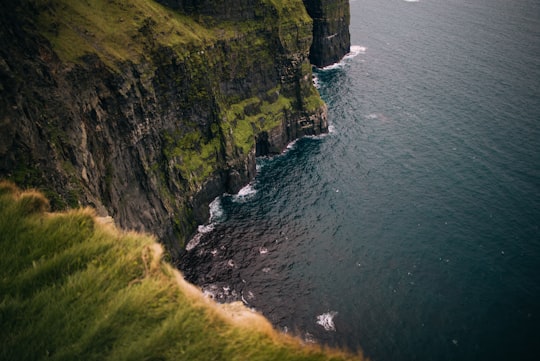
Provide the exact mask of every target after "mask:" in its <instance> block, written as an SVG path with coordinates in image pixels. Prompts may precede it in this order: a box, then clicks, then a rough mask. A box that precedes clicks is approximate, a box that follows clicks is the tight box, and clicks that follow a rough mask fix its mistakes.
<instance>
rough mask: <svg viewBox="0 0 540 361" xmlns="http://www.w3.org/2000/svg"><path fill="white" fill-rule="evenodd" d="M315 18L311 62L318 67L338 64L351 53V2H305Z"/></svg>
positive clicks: (316, 0) (334, 0) (321, 0)
mask: <svg viewBox="0 0 540 361" xmlns="http://www.w3.org/2000/svg"><path fill="white" fill-rule="evenodd" d="M303 1H304V4H305V6H306V9H307V12H308V13H309V15H310V16H311V18H313V42H312V44H311V48H310V53H309V60H310V61H311V63H312V64H313V65H315V66H318V67H324V66H327V65H330V64H334V63H336V62H338V61H339V60H340V59H341V58H342V57H343V55H345V54H347V53H348V52H349V51H350V47H351V35H350V33H349V24H350V16H351V15H350V9H349V0H333V1H327V0H303Z"/></svg>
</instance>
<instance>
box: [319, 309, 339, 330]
mask: <svg viewBox="0 0 540 361" xmlns="http://www.w3.org/2000/svg"><path fill="white" fill-rule="evenodd" d="M336 315H337V312H336V311H330V312H326V313H323V314H322V315H318V316H317V324H318V325H320V326H322V327H323V328H324V329H325V330H326V331H335V330H336V326H335V325H334V317H335V316H336Z"/></svg>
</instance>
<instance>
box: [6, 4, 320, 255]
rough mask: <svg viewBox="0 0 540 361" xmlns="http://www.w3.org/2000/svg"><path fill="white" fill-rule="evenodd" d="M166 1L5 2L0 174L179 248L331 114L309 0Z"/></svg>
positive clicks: (60, 203)
mask: <svg viewBox="0 0 540 361" xmlns="http://www.w3.org/2000/svg"><path fill="white" fill-rule="evenodd" d="M162 2H163V3H164V4H165V5H168V6H170V7H167V6H162V5H159V4H157V3H154V2H153V1H151V0H134V1H131V2H130V3H129V4H125V3H123V2H116V1H108V0H102V1H99V0H98V1H94V2H92V5H90V4H88V3H86V2H70V1H67V0H49V1H32V0H26V1H22V2H16V3H13V4H10V2H3V3H2V4H0V39H1V40H0V42H1V44H0V45H1V46H0V93H1V98H0V178H9V179H12V180H14V181H15V182H16V183H18V184H19V185H21V186H25V187H29V186H30V187H36V188H38V189H40V190H42V191H44V192H45V193H46V194H47V196H48V197H49V198H50V199H51V204H52V206H53V208H54V209H62V208H66V207H76V206H84V205H91V206H93V207H94V208H96V209H97V211H98V212H99V213H100V215H102V216H112V217H113V218H114V219H115V222H116V223H117V224H118V225H119V226H121V227H123V228H126V229H135V230H139V231H147V232H151V233H154V234H156V235H157V236H158V237H159V238H160V239H161V240H162V241H163V242H164V243H165V244H166V245H167V248H168V249H169V251H170V252H171V253H172V255H173V256H175V255H176V254H178V253H179V252H181V250H182V247H183V243H184V242H185V240H186V239H187V238H188V237H190V236H191V235H192V234H193V232H194V231H195V229H196V226H197V224H199V223H203V222H204V221H205V220H206V218H207V217H208V204H209V202H210V201H211V200H212V199H213V198H215V197H216V196H218V195H219V194H221V193H223V192H236V191H237V190H238V189H239V188H240V187H241V186H243V185H245V184H246V183H247V182H248V181H249V180H250V179H251V178H252V177H253V176H254V174H255V157H256V155H265V154H271V153H277V152H279V151H281V150H282V149H283V148H284V147H285V146H286V144H287V143H288V142H290V141H291V140H293V139H296V138H297V137H300V136H303V135H306V134H319V133H321V132H325V131H326V129H327V124H326V107H325V105H324V103H323V102H322V101H321V99H320V97H319V95H318V92H317V91H316V89H315V88H314V87H313V84H312V79H311V65H310V63H309V59H308V56H309V49H310V46H311V44H312V20H311V18H310V17H309V16H308V15H307V13H306V10H305V8H304V6H303V4H302V2H301V1H300V0H294V1H288V2H286V4H285V3H284V4H281V3H280V2H272V1H265V0H235V1H232V2H227V3H225V2H219V1H210V0H207V1H202V2H197V1H176V2H175V1H172V0H171V1H169V0H163V1H162ZM237 3H238V4H237ZM275 3H279V4H277V5H276V4H275ZM215 4H218V5H219V4H221V5H220V6H212V5H215ZM224 4H226V6H225V5H224ZM172 9H175V10H172ZM235 9H237V10H238V11H237V10H235ZM231 20H233V21H231Z"/></svg>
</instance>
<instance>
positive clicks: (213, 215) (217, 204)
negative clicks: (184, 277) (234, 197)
mask: <svg viewBox="0 0 540 361" xmlns="http://www.w3.org/2000/svg"><path fill="white" fill-rule="evenodd" d="M208 208H209V212H210V217H209V219H208V223H206V224H201V225H199V227H197V234H195V235H194V236H193V238H191V239H190V240H189V242H188V243H187V245H186V251H191V250H192V249H193V248H195V247H197V245H198V244H199V243H200V242H201V238H202V236H203V235H204V234H206V233H210V232H212V231H213V230H214V227H215V224H216V223H220V222H223V221H224V219H225V211H224V210H223V206H222V204H221V197H216V198H215V199H214V200H213V201H212V202H211V203H210V204H209V205H208Z"/></svg>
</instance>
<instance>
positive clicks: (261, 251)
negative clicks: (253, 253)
mask: <svg viewBox="0 0 540 361" xmlns="http://www.w3.org/2000/svg"><path fill="white" fill-rule="evenodd" d="M259 253H260V254H267V253H268V248H266V247H259Z"/></svg>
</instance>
